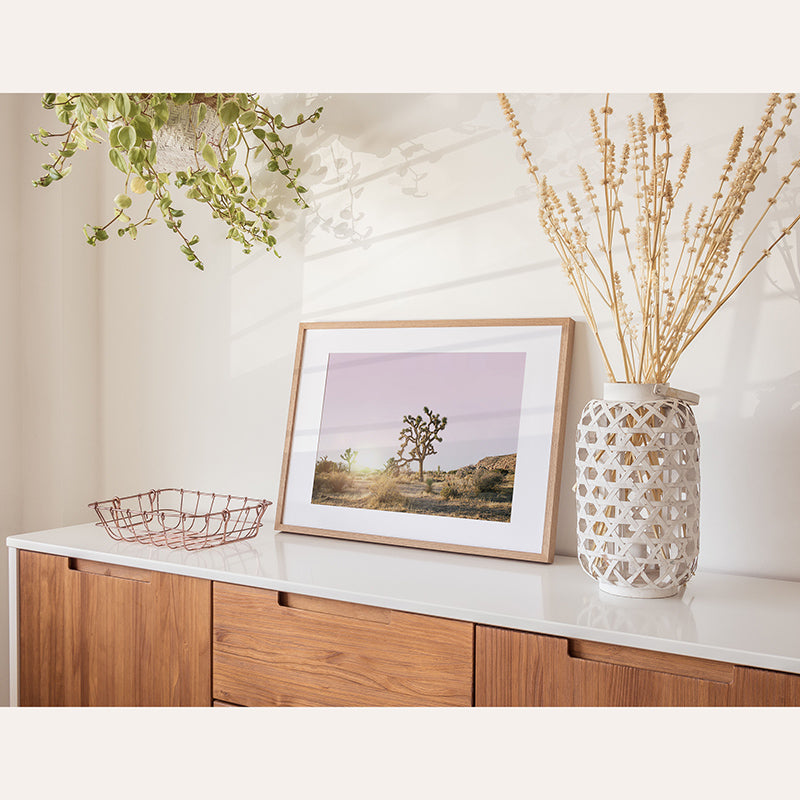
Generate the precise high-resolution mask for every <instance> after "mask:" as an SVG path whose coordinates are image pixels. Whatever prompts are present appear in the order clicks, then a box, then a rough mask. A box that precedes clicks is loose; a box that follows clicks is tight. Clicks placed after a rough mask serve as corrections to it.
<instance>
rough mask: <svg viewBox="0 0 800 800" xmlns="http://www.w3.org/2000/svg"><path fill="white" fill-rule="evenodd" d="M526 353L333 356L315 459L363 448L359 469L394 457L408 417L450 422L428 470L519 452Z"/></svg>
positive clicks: (333, 457) (335, 458) (427, 463)
mask: <svg viewBox="0 0 800 800" xmlns="http://www.w3.org/2000/svg"><path fill="white" fill-rule="evenodd" d="M524 373H525V353H331V354H330V356H329V358H328V370H327V376H326V382H325V395H324V400H323V408H322V421H321V425H320V436H319V443H318V449H317V458H321V457H322V456H327V457H328V458H329V459H330V460H331V461H339V460H340V458H339V456H340V454H341V453H343V452H344V451H345V450H346V449H347V448H348V447H351V448H352V449H353V450H358V451H359V455H358V460H357V462H356V464H355V465H354V466H355V468H358V467H372V468H375V469H378V468H380V467H382V466H383V464H384V463H385V462H386V460H387V459H388V458H390V457H391V456H395V455H396V454H397V449H398V447H399V445H400V442H399V440H398V437H399V434H400V429H401V428H402V427H403V416H404V415H406V414H413V415H415V416H416V415H417V414H422V415H423V416H424V414H423V407H424V406H428V408H430V409H431V411H433V412H434V413H436V414H439V415H441V416H444V417H447V427H446V428H445V429H444V431H443V432H442V433H441V436H442V441H441V442H440V443H437V452H436V453H435V454H434V455H431V456H428V457H427V458H426V459H425V469H426V470H428V469H436V468H437V467H441V468H442V469H444V470H448V469H455V468H457V467H462V466H466V465H467V464H474V463H475V462H476V461H478V460H480V459H481V458H484V457H485V456H498V455H505V454H507V453H516V452H517V442H518V438H519V420H520V410H521V406H522V381H523V377H524Z"/></svg>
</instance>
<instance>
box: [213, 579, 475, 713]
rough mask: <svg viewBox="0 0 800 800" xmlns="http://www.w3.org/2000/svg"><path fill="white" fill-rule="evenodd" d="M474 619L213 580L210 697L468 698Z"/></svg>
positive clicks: (281, 701) (302, 700) (420, 702)
mask: <svg viewBox="0 0 800 800" xmlns="http://www.w3.org/2000/svg"><path fill="white" fill-rule="evenodd" d="M472 663H473V625H472V623H469V622H458V621H455V620H448V619H439V618H435V617H428V616H422V615H420V614H407V613H404V612H400V611H390V610H388V609H384V608H375V607H372V606H364V605H358V604H354V603H344V602H340V601H336V600H324V599H320V598H314V597H306V596H302V595H295V594H285V593H282V592H274V591H269V590H266V589H253V588H250V587H245V586H234V585H230V584H224V583H215V584H214V657H213V665H214V670H213V671H214V698H215V699H218V700H223V701H226V702H228V703H236V704H239V705H245V706H469V705H472V684H473V670H472Z"/></svg>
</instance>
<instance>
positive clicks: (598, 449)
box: [575, 383, 700, 598]
mask: <svg viewBox="0 0 800 800" xmlns="http://www.w3.org/2000/svg"><path fill="white" fill-rule="evenodd" d="M698 400H699V398H698V396H697V395H695V394H692V393H690V392H681V391H678V390H675V389H671V388H670V387H669V385H668V384H631V383H607V384H606V385H605V390H604V393H603V399H602V400H592V401H590V402H589V403H587V405H586V407H585V408H584V409H583V413H582V414H581V418H580V422H579V424H578V430H577V438H576V449H575V466H576V473H577V481H576V484H575V497H576V502H577V512H578V561H579V563H580V565H581V567H582V568H583V570H584V571H585V572H586V573H587V574H588V575H590V576H591V577H592V578H594V579H595V580H597V581H598V584H599V587H600V589H601V590H602V591H605V592H609V593H611V594H615V595H622V596H624V597H641V598H651V597H669V596H671V595H674V594H676V593H677V592H678V591H679V589H680V588H681V587H682V586H683V585H684V584H685V583H686V582H687V581H688V580H689V579H690V578H691V577H692V575H694V572H695V569H696V566H697V556H698V551H699V544H700V462H699V457H700V437H699V433H698V430H697V423H696V421H695V418H694V414H693V412H692V408H691V406H692V405H695V404H696V403H697V402H698Z"/></svg>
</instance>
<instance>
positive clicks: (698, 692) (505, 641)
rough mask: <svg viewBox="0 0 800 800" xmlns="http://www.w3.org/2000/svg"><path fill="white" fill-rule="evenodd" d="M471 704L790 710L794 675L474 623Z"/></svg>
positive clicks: (797, 688) (795, 697)
mask: <svg viewBox="0 0 800 800" xmlns="http://www.w3.org/2000/svg"><path fill="white" fill-rule="evenodd" d="M475 704H476V705H477V706H797V705H800V675H792V674H789V673H783V672H773V671H771V670H763V669H755V668H753V667H742V666H738V665H733V664H728V663H725V662H718V661H709V660H707V659H696V658H691V657H688V656H680V655H672V654H669V653H658V652H653V651H648V650H640V649H638V648H628V647H618V646H615V645H603V644H600V643H595V642H584V641H581V640H569V639H565V638H560V637H557V636H541V635H539V634H533V633H525V632H522V631H514V630H507V629H503V628H492V627H488V626H483V625H478V626H476V630H475Z"/></svg>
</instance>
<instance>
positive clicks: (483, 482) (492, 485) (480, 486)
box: [472, 469, 504, 493]
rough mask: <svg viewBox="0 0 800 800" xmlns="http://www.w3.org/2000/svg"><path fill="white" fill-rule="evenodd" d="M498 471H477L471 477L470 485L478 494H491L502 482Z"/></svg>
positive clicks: (501, 475)
mask: <svg viewBox="0 0 800 800" xmlns="http://www.w3.org/2000/svg"><path fill="white" fill-rule="evenodd" d="M503 477H504V475H503V473H502V472H501V471H500V470H499V469H478V470H476V471H475V473H474V474H473V475H472V485H473V486H474V487H475V489H476V490H477V491H478V492H479V493H480V492H492V491H494V490H495V489H496V488H497V487H498V486H499V485H500V484H501V483H502V482H503Z"/></svg>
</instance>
